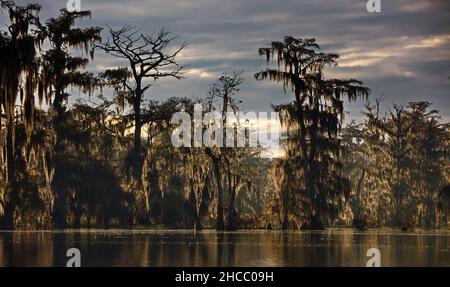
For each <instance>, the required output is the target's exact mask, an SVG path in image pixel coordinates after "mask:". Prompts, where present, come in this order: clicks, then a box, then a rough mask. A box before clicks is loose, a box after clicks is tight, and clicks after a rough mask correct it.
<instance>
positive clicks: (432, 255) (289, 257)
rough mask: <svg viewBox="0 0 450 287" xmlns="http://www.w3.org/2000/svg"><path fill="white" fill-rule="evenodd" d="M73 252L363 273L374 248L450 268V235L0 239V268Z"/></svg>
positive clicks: (105, 259)
mask: <svg viewBox="0 0 450 287" xmlns="http://www.w3.org/2000/svg"><path fill="white" fill-rule="evenodd" d="M72 247H75V248H78V249H79V250H80V251H81V265H82V266H175V267H184V266H248V267H250V266H365V264H366V262H367V260H368V259H369V258H368V257H366V252H367V250H368V249H369V248H378V249H379V250H380V251H381V265H382V266H450V250H449V248H450V232H449V231H417V232H414V233H403V232H400V231H394V230H371V231H365V232H360V231H356V230H351V229H330V230H327V231H321V232H304V231H295V232H294V231H291V232H281V231H239V232H221V233H219V232H215V231H202V232H194V231H187V230H175V231H174V230H92V229H91V230H71V231H40V232H18V231H14V232H0V266H65V265H66V261H67V260H68V258H67V257H66V251H67V250H68V249H69V248H72Z"/></svg>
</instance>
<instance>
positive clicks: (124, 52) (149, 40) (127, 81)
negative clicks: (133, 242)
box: [96, 26, 187, 182]
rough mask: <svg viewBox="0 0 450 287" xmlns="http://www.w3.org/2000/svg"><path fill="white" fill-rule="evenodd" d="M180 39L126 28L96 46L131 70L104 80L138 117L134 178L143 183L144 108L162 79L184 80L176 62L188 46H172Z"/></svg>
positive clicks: (109, 74)
mask: <svg viewBox="0 0 450 287" xmlns="http://www.w3.org/2000/svg"><path fill="white" fill-rule="evenodd" d="M176 38H177V36H172V34H171V33H170V32H169V31H167V30H165V29H163V30H160V31H159V32H158V33H152V34H143V33H140V30H139V29H137V28H135V27H130V26H123V27H122V28H121V29H120V30H114V29H112V28H109V38H108V40H107V41H106V43H103V44H100V45H96V47H97V48H100V49H102V50H103V51H105V52H106V53H107V54H111V55H113V56H115V57H117V58H120V59H123V60H126V61H127V62H128V67H126V68H117V69H114V70H107V71H105V73H104V77H105V78H106V79H107V80H108V81H109V82H110V83H111V84H112V85H113V86H114V87H115V88H116V92H119V93H120V94H119V96H120V97H122V100H124V102H126V103H127V104H129V105H130V106H131V107H132V109H133V115H134V147H133V153H132V155H133V162H134V165H133V175H134V177H135V179H136V180H137V181H138V182H140V181H141V167H142V162H143V160H142V159H143V153H142V143H141V131H142V126H143V124H144V121H143V119H142V114H143V113H142V104H143V100H144V94H145V92H146V91H147V90H148V89H149V88H150V87H151V86H152V85H153V84H154V82H155V81H156V80H159V79H161V78H175V79H181V78H183V71H182V70H183V66H181V65H180V64H179V63H178V62H177V61H176V58H177V56H178V55H179V53H180V52H181V51H182V50H183V49H184V48H185V47H186V46H187V43H182V44H181V46H179V47H178V48H175V49H174V50H171V49H170V45H171V44H172V42H173V41H174V40H175V39H176Z"/></svg>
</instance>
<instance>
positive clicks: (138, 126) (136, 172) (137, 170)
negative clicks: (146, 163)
mask: <svg viewBox="0 0 450 287" xmlns="http://www.w3.org/2000/svg"><path fill="white" fill-rule="evenodd" d="M133 107H134V147H133V155H134V156H133V162H134V164H133V176H134V179H135V180H136V181H137V183H138V184H140V183H141V180H142V178H141V177H142V159H141V157H142V155H141V153H142V142H141V133H142V123H141V92H140V91H136V99H135V101H134V106H133Z"/></svg>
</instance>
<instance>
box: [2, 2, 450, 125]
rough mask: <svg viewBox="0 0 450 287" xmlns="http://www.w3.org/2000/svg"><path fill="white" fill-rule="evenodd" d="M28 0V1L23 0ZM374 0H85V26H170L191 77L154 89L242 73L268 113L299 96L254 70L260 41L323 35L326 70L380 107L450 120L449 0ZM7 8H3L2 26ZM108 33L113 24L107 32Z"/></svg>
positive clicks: (160, 91) (98, 66)
mask: <svg viewBox="0 0 450 287" xmlns="http://www.w3.org/2000/svg"><path fill="white" fill-rule="evenodd" d="M17 2H18V3H26V2H28V1H17ZM34 2H36V3H39V4H41V5H42V12H41V19H42V20H45V19H47V18H49V17H53V16H55V15H57V11H58V10H59V9H60V8H63V7H65V5H66V0H43V1H39V0H36V1H34ZM366 2H367V0H329V1H325V0H277V1H275V0H251V1H250V0H147V1H144V0H131V1H124V0H95V1H93V0H81V7H82V9H87V10H91V11H92V18H91V19H85V20H83V22H82V23H79V24H78V25H84V26H85V25H94V26H100V27H106V25H109V26H111V27H113V28H120V27H121V26H123V25H131V26H136V27H139V28H141V30H142V32H144V33H145V32H148V33H151V32H154V31H158V30H159V29H161V28H167V29H169V30H170V31H172V32H173V33H174V34H175V35H179V38H178V39H177V41H176V43H178V44H181V42H184V41H185V42H188V43H189V46H188V47H187V48H186V49H185V50H184V51H183V53H182V54H181V55H180V57H179V59H178V60H179V62H180V63H181V64H183V65H185V66H186V70H185V79H183V80H162V81H159V82H157V83H155V85H154V86H153V87H152V88H151V89H150V90H149V91H148V92H147V97H149V98H152V99H163V98H167V97H170V96H179V97H181V96H186V97H203V96H205V95H206V93H207V91H208V89H209V87H210V84H211V83H212V82H213V81H214V80H215V79H216V78H217V77H218V76H219V75H220V74H222V73H224V72H232V71H233V70H235V71H240V70H243V71H244V77H245V82H244V83H243V85H242V90H241V92H240V94H239V99H240V100H242V101H243V107H244V109H245V110H252V111H270V110H271V105H272V104H275V105H276V104H281V103H286V102H288V101H290V100H292V96H291V95H289V94H285V93H284V91H283V89H282V87H281V86H279V85H277V84H275V83H271V82H257V81H256V80H255V79H254V77H253V74H254V73H255V72H258V71H260V70H263V69H265V68H266V63H265V59H264V58H262V57H260V56H258V52H257V50H258V48H260V47H265V46H267V44H268V43H270V42H271V41H281V40H282V39H283V37H284V36H285V35H292V36H294V37H299V38H316V40H317V41H318V43H319V44H320V45H321V48H322V49H323V50H324V51H325V52H330V53H337V54H339V55H340V56H341V58H340V60H339V66H337V67H334V68H331V69H328V70H327V73H326V77H328V78H344V79H345V78H355V79H358V80H361V81H363V82H364V84H365V85H366V86H367V87H369V88H370V89H371V90H372V94H371V97H370V99H369V100H370V101H371V102H375V99H376V98H380V97H382V98H383V99H384V100H383V102H382V104H381V106H382V108H383V109H386V107H387V106H389V105H392V104H393V103H396V104H406V103H408V102H410V101H419V100H426V101H429V102H432V103H433V104H434V106H433V107H434V108H435V109H438V110H440V112H441V115H442V116H443V118H444V120H446V121H448V120H449V119H450V97H449V96H450V78H449V77H450V1H448V0H428V1H419V0H390V1H387V0H381V8H382V12H381V13H368V12H367V10H366ZM5 18H6V15H5V14H3V15H0V25H1V27H2V29H3V28H4V25H5ZM104 32H105V33H104V36H105V37H106V31H104ZM118 65H119V66H120V65H123V63H120V62H118V61H117V60H116V59H113V58H111V57H110V56H106V55H103V54H101V53H100V54H97V55H96V58H95V61H94V62H93V63H92V64H90V66H89V67H88V68H89V69H90V70H93V71H102V70H104V69H106V68H112V67H116V66H118ZM364 104H365V102H364V101H359V102H356V103H347V104H346V105H345V108H346V110H347V112H348V115H347V120H348V119H356V120H360V119H361V117H362V115H361V112H362V111H363V108H364Z"/></svg>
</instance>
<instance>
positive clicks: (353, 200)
mask: <svg viewBox="0 0 450 287" xmlns="http://www.w3.org/2000/svg"><path fill="white" fill-rule="evenodd" d="M40 8H41V7H40V6H39V5H36V4H32V5H27V6H19V5H16V4H15V3H14V2H13V1H7V0H0V11H2V13H3V14H2V16H4V15H7V14H9V24H8V29H7V30H6V31H1V32H0V114H1V121H0V130H1V134H0V136H1V140H0V149H1V156H0V228H2V229H26V228H29V229H36V228H69V227H71V228H79V227H110V226H158V225H161V226H166V227H174V228H195V229H201V228H204V227H215V228H216V229H218V230H223V229H227V230H235V229H237V228H258V227H266V228H283V229H288V228H295V229H297V228H307V229H322V228H325V227H326V226H333V225H343V226H351V225H354V226H356V227H359V228H365V227H375V226H397V227H404V228H413V227H415V226H421V227H441V226H444V225H446V224H447V223H448V215H449V210H450V206H449V203H450V191H449V173H448V172H449V170H448V167H449V164H448V160H449V157H448V156H449V155H448V152H449V149H448V144H449V140H448V134H449V133H448V131H449V129H448V125H447V124H443V123H442V121H441V120H440V119H439V117H438V116H437V111H429V105H430V104H429V103H426V102H423V103H411V104H410V105H409V106H407V107H400V106H395V107H393V109H394V110H393V111H392V112H391V113H390V114H388V115H379V111H378V108H377V107H372V106H370V105H368V106H367V111H366V119H365V121H364V122H363V123H360V124H356V123H350V124H349V125H347V126H345V127H343V126H342V125H343V121H344V117H343V115H344V108H343V101H344V97H345V98H347V99H348V100H358V99H362V100H365V99H367V97H368V96H369V93H370V90H369V89H368V88H366V87H364V86H363V84H362V83H361V82H359V81H357V80H353V79H350V80H340V79H326V78H325V76H324V74H323V70H324V68H325V67H327V66H330V65H334V64H336V63H337V60H338V56H337V55H334V54H327V53H324V52H323V51H322V50H321V49H320V47H319V45H318V44H317V43H316V42H315V40H314V39H296V38H293V37H285V39H284V41H283V42H273V43H271V44H270V45H269V46H268V47H265V48H261V49H259V54H260V56H262V57H264V58H265V59H266V60H267V64H268V68H267V70H264V71H261V72H259V73H256V74H255V78H256V79H257V80H261V81H263V80H264V81H265V80H267V81H275V82H277V83H280V85H281V86H282V87H283V88H284V90H285V92H287V91H289V92H290V93H291V94H292V96H293V98H294V99H293V100H292V101H291V102H289V103H287V104H284V105H279V106H275V107H274V109H275V110H276V111H278V112H279V113H280V120H281V123H282V125H283V127H284V128H285V133H284V138H283V146H284V149H285V156H284V157H282V158H278V159H267V158H264V156H263V154H264V152H265V151H264V148H263V147H259V148H250V147H249V148H236V149H234V148H225V147H214V148H208V147H200V148H175V147H174V146H173V145H172V143H171V135H172V131H173V128H174V126H173V125H172V124H171V116H172V115H173V114H174V113H176V112H178V111H185V112H188V113H191V114H192V113H193V112H194V104H201V105H202V107H203V112H204V113H207V112H211V111H216V112H219V113H221V114H222V115H223V120H224V122H223V125H225V124H226V112H234V113H238V112H239V111H240V101H239V91H240V86H241V85H242V83H243V81H244V79H243V78H242V76H241V73H231V74H226V73H224V75H223V76H221V77H220V78H219V79H217V81H216V82H214V83H212V84H211V89H210V91H209V92H208V93H207V94H206V95H205V97H204V98H202V99H191V98H170V99H168V100H165V101H157V100H154V99H152V97H151V96H150V95H151V88H152V85H153V84H154V83H155V81H160V80H161V79H164V78H172V79H174V80H182V79H183V71H184V67H183V66H182V65H181V64H180V63H179V62H178V59H179V54H180V52H181V51H182V50H183V49H184V48H185V47H186V45H187V44H185V43H182V44H180V45H178V46H177V45H176V37H175V36H173V35H172V34H171V33H170V32H168V31H166V30H161V31H160V32H159V33H154V34H143V33H141V32H140V31H139V30H138V29H135V28H133V27H128V26H125V27H123V28H121V29H119V30H114V29H112V28H108V30H107V31H106V32H105V35H104V37H103V38H104V39H102V37H101V32H102V29H101V28H99V27H86V28H78V27H76V25H75V24H76V21H78V20H80V19H82V18H84V17H90V16H91V14H90V12H88V11H81V12H68V11H66V10H61V13H60V15H58V16H57V17H54V18H51V19H48V20H47V21H45V22H41V20H40V18H39V12H40ZM96 53H106V54H107V55H109V56H110V57H112V58H117V59H120V60H121V61H122V62H123V63H126V64H124V66H122V67H117V68H116V69H108V70H105V71H103V72H101V73H99V74H93V73H91V72H87V71H85V67H86V66H87V65H88V63H89V62H90V61H94V54H96ZM272 62H275V64H276V65H273V66H275V68H272V67H271V66H272ZM80 92H81V93H82V94H85V95H88V96H84V97H81V96H79V94H80ZM206 128H208V126H207V124H206V125H204V126H203V129H206Z"/></svg>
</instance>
